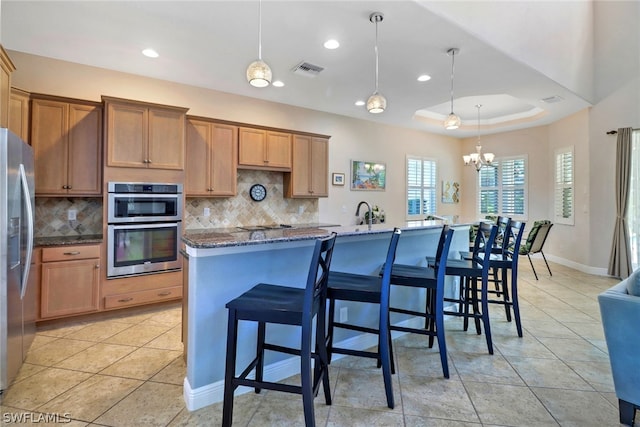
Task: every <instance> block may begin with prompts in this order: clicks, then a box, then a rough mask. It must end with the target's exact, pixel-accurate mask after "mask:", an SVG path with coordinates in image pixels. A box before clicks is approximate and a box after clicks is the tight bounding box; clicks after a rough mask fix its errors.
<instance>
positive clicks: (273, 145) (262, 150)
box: [238, 127, 291, 171]
mask: <svg viewBox="0 0 640 427" xmlns="http://www.w3.org/2000/svg"><path fill="white" fill-rule="evenodd" d="M238 138H239V142H238V145H239V148H238V167H239V168H244V169H264V170H278V171H290V170H291V134H290V133H286V132H277V131H273V130H266V129H258V128H247V127H241V128H240V129H239V137H238Z"/></svg>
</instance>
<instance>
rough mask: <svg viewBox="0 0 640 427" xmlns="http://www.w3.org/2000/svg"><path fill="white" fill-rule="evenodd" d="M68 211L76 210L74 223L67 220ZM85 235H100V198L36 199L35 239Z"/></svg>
mask: <svg viewBox="0 0 640 427" xmlns="http://www.w3.org/2000/svg"><path fill="white" fill-rule="evenodd" d="M69 209H75V210H76V212H77V214H76V220H75V221H68V220H67V212H68V211H69ZM86 234H102V199H101V198H66V197H37V198H36V212H35V237H37V238H38V237H58V236H76V235H77V236H80V235H86Z"/></svg>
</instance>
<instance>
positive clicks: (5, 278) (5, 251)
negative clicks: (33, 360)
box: [0, 128, 36, 397]
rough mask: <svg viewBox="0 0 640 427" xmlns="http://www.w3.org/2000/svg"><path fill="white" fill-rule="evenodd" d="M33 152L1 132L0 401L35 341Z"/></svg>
mask: <svg viewBox="0 0 640 427" xmlns="http://www.w3.org/2000/svg"><path fill="white" fill-rule="evenodd" d="M34 190H35V188H34V178H33V150H32V149H31V147H30V146H29V145H27V144H25V143H24V142H23V141H22V140H21V139H20V138H18V137H17V136H16V135H14V134H13V133H11V132H10V131H9V130H7V129H3V128H0V397H1V393H2V392H3V391H4V390H6V389H7V388H8V387H9V385H10V384H11V381H12V380H13V379H14V378H15V376H16V374H17V372H18V370H19V369H20V366H21V365H22V362H23V361H24V358H25V357H26V354H27V351H28V350H29V346H30V345H31V342H32V341H33V338H34V336H35V307H36V301H35V298H34V297H35V295H36V292H35V289H33V288H34V286H31V287H29V286H27V284H28V282H29V268H30V266H31V256H32V254H33V225H34V221H33V208H34Z"/></svg>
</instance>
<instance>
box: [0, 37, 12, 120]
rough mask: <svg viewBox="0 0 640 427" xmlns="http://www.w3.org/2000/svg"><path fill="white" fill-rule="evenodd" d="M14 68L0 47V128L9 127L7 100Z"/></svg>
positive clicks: (7, 55)
mask: <svg viewBox="0 0 640 427" xmlns="http://www.w3.org/2000/svg"><path fill="white" fill-rule="evenodd" d="M15 69H16V67H15V65H13V62H11V59H10V58H9V54H8V53H7V51H5V50H4V48H3V47H2V45H0V128H6V127H8V126H9V98H10V96H11V73H13V72H14V71H15Z"/></svg>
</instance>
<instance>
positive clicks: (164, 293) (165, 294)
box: [158, 291, 171, 297]
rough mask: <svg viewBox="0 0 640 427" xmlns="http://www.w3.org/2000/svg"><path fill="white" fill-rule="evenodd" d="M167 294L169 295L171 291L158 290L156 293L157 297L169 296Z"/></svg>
mask: <svg viewBox="0 0 640 427" xmlns="http://www.w3.org/2000/svg"><path fill="white" fill-rule="evenodd" d="M169 295H171V291H164V292H160V293H159V294H158V296H159V297H166V296H169Z"/></svg>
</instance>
